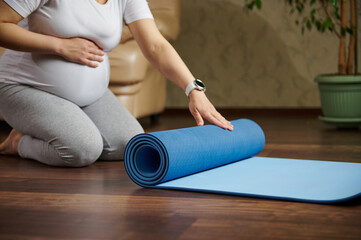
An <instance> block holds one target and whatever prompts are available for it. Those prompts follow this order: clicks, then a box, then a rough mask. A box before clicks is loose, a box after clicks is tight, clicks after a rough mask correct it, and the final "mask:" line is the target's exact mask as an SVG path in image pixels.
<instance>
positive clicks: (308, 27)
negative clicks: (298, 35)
mask: <svg viewBox="0 0 361 240" xmlns="http://www.w3.org/2000/svg"><path fill="white" fill-rule="evenodd" d="M306 27H307V29H308V30H309V31H311V29H312V24H311V22H310V20H307V23H306Z"/></svg>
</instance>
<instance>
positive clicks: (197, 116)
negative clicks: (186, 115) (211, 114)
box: [191, 111, 204, 126]
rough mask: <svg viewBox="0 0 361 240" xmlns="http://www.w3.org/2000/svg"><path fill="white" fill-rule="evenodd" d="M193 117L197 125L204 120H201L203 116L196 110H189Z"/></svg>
mask: <svg viewBox="0 0 361 240" xmlns="http://www.w3.org/2000/svg"><path fill="white" fill-rule="evenodd" d="M191 113H192V115H193V117H194V119H195V120H196V123H197V125H198V126H203V125H204V121H203V118H202V116H201V115H200V114H199V112H198V111H191Z"/></svg>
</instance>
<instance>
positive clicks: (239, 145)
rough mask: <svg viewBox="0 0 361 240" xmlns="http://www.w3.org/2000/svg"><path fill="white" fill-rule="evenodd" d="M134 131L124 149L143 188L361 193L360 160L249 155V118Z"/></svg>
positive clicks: (276, 194)
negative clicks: (226, 127) (223, 124)
mask: <svg viewBox="0 0 361 240" xmlns="http://www.w3.org/2000/svg"><path fill="white" fill-rule="evenodd" d="M232 124H233V125H234V130H233V131H228V130H224V129H221V128H219V127H216V126H214V125H206V126H201V127H191V128H183V129H177V130H169V131H162V132H153V133H144V134H139V135H137V136H135V137H134V138H132V139H131V140H130V142H129V143H128V145H127V147H126V150H125V157H124V163H125V168H126V171H127V173H128V175H129V177H130V178H131V179H132V180H133V181H134V182H135V183H136V184H138V185H140V186H142V187H147V188H159V189H176V190H186V191H197V192H211V193H218V194H230V195H240V196H250V197H261V198H273V199H283V200H292V201H304V202H318V203H332V202H340V201H345V200H349V199H351V198H355V197H358V196H361V164H360V163H348V162H330V161H315V160H296V159H284V158H268V157H253V156H255V155H257V154H258V153H260V152H261V151H262V149H263V147H264V145H265V136H264V133H263V131H262V129H261V127H260V126H259V125H257V123H255V122H253V121H251V120H248V119H239V120H235V121H232Z"/></svg>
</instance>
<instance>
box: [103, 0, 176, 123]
mask: <svg viewBox="0 0 361 240" xmlns="http://www.w3.org/2000/svg"><path fill="white" fill-rule="evenodd" d="M148 3H149V7H150V9H151V11H152V13H153V16H154V19H155V22H156V24H157V27H158V29H159V30H160V32H161V33H162V35H163V36H164V37H165V38H166V39H167V40H168V41H174V40H175V39H176V38H177V37H178V34H179V29H180V7H181V6H180V5H181V0H148ZM109 60H110V67H111V70H110V84H109V88H110V90H111V91H112V92H113V93H114V94H115V95H116V96H117V98H118V99H119V101H120V102H121V103H122V104H123V105H124V106H125V107H126V108H127V109H128V110H129V111H130V112H131V113H132V114H133V116H135V117H136V118H140V117H144V116H151V115H155V114H158V113H160V112H162V111H163V110H164V108H165V102H166V79H165V77H164V76H162V74H161V73H160V72H159V71H158V70H157V69H155V68H154V67H153V66H151V65H150V63H149V62H148V61H147V60H146V59H145V57H144V56H143V54H142V53H141V50H140V48H139V47H138V45H137V43H136V42H135V40H134V39H133V38H132V36H131V33H130V31H129V28H128V27H127V26H124V30H123V35H122V40H121V42H120V44H119V45H118V46H117V47H116V48H115V49H114V50H113V51H112V52H110V53H109Z"/></svg>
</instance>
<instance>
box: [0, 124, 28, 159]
mask: <svg viewBox="0 0 361 240" xmlns="http://www.w3.org/2000/svg"><path fill="white" fill-rule="evenodd" d="M22 136H24V134H22V133H21V132H18V131H16V130H15V129H13V130H11V132H10V134H9V136H8V137H7V138H6V139H5V141H4V142H2V143H1V144H0V154H4V155H18V154H19V152H18V144H19V141H20V139H21V137H22Z"/></svg>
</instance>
